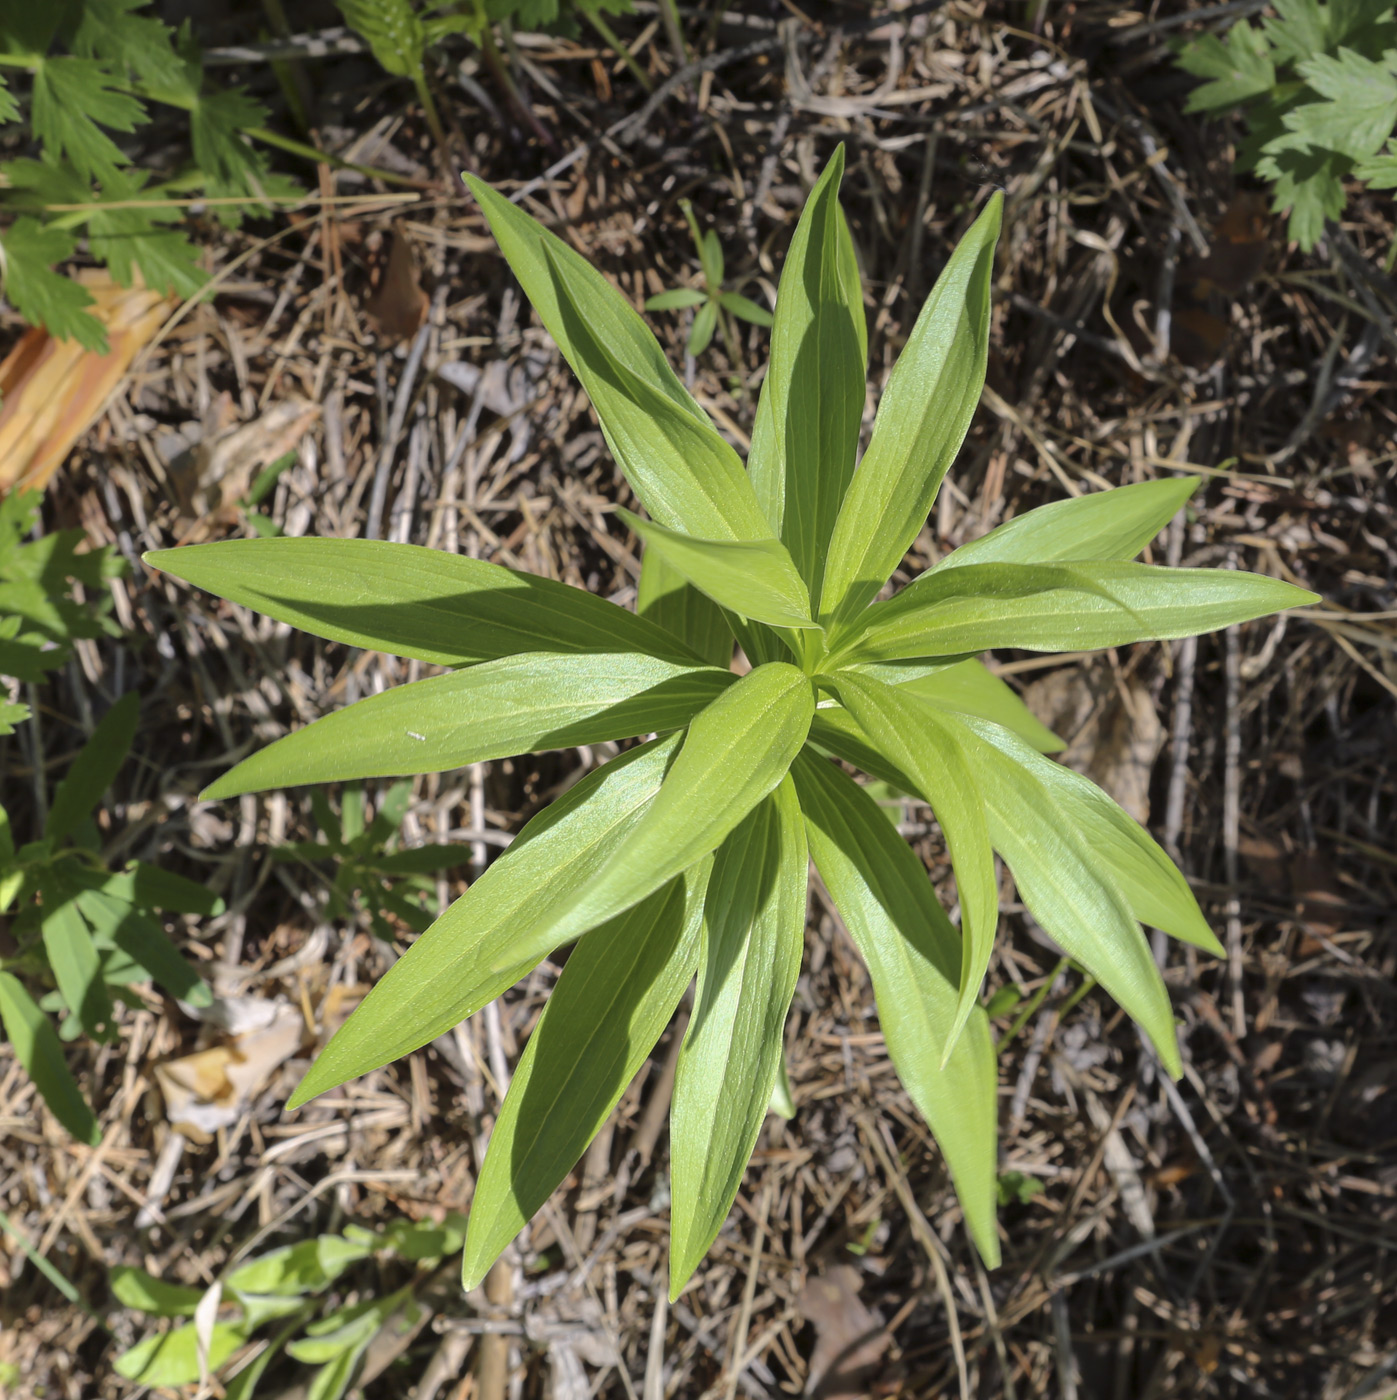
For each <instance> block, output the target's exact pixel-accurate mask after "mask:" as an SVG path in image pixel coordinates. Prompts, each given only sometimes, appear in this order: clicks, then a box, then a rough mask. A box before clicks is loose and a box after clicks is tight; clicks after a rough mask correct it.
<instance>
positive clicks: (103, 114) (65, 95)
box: [31, 55, 148, 180]
mask: <svg viewBox="0 0 1397 1400" xmlns="http://www.w3.org/2000/svg"><path fill="white" fill-rule="evenodd" d="M31 115H32V120H33V123H34V135H35V136H37V137H38V138H39V140H40V141H41V142H43V145H44V151H45V154H46V155H47V156H48V158H49V159H50V160H53V159H56V158H57V157H59V156H66V157H67V158H68V160H69V161H70V162H71V163H72V165H73V167H74V168H75V169H76V170H77V171H78V172H79V173H80V174H82V175H84V176H85V177H87V178H88V179H98V180H101V179H106V178H108V177H110V176H112V175H115V174H116V173H117V171H118V170H119V169H120V167H121V166H123V165H126V164H128V163H129V158H128V157H127V156H126V155H125V154H124V153H123V152H122V150H121V148H120V147H119V146H118V145H117V144H116V143H115V142H114V141H113V140H112V139H111V137H110V136H108V135H107V133H106V132H105V131H103V130H102V127H104V126H105V127H110V128H111V130H113V131H123V132H129V131H134V130H135V129H136V128H137V127H138V126H140V125H141V124H142V123H144V122H145V121H147V120H148V118H147V117H146V110H145V108H144V107H143V106H142V105H141V103H140V102H138V101H137V100H136V99H135V98H134V97H132V96H131V95H130V93H127V92H123V91H122V90H121V80H120V79H119V78H118V77H117V76H116V74H114V73H113V72H112V71H111V70H110V69H109V68H108V67H107V65H106V64H105V63H101V62H99V61H98V60H96V59H92V58H77V57H73V56H71V55H61V56H58V57H45V58H44V59H42V60H41V61H40V62H39V64H38V65H37V66H36V67H35V69H34V95H33V110H32V114H31Z"/></svg>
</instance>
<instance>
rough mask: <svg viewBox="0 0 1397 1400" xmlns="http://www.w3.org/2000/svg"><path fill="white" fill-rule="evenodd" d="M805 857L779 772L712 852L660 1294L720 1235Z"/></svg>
mask: <svg viewBox="0 0 1397 1400" xmlns="http://www.w3.org/2000/svg"><path fill="white" fill-rule="evenodd" d="M809 869H810V860H809V854H808V852H807V850H806V843H805V830H804V826H803V823H802V821H801V814H800V804H799V802H798V801H797V800H796V793H795V786H794V784H793V783H792V782H791V779H790V777H789V776H787V777H786V778H785V779H783V780H782V783H781V786H780V787H778V788H777V789H776V791H775V792H774V793H772V794H771V796H770V797H768V798H766V799H765V800H764V801H763V802H761V803H759V804H758V805H757V806H756V807H755V808H753V810H752V812H751V814H750V815H749V816H748V817H747V819H746V820H745V821H744V822H743V823H742V824H741V825H740V826H739V827H737V828H736V830H734V831H733V833H732V835H731V836H729V837H728V839H727V840H726V841H725V842H724V843H723V844H722V845H721V846H720V847H719V848H718V851H717V854H716V856H715V857H714V862H713V874H712V877H711V878H710V880H709V884H708V896H707V899H706V901H705V904H704V916H703V951H702V957H701V961H700V965H699V980H698V991H697V993H696V996H695V1000H694V1014H693V1016H692V1018H691V1019H690V1021H689V1027H688V1031H687V1033H686V1034H685V1037H684V1046H683V1049H682V1050H681V1052H680V1055H679V1066H678V1072H677V1074H676V1077H675V1081H674V1100H673V1104H672V1106H671V1108H670V1162H671V1165H670V1179H671V1182H672V1184H673V1201H672V1205H671V1225H670V1266H669V1294H670V1298H671V1299H673V1298H676V1297H677V1296H678V1295H679V1292H680V1290H681V1289H682V1288H683V1287H684V1285H685V1283H687V1282H688V1280H689V1276H690V1275H691V1274H692V1273H693V1271H694V1270H695V1268H697V1267H698V1265H699V1263H700V1261H701V1260H702V1259H703V1256H704V1255H705V1254H706V1253H707V1252H708V1247H709V1246H710V1245H711V1244H712V1243H713V1241H714V1240H715V1239H716V1238H717V1236H718V1231H719V1230H720V1229H721V1228H722V1225H723V1221H724V1220H725V1219H726V1218H727V1214H728V1211H729V1210H730V1209H731V1207H732V1203H733V1201H734V1199H735V1198H736V1196H737V1191H738V1187H739V1186H741V1184H742V1175H743V1173H744V1172H745V1171H746V1169H747V1162H748V1159H749V1158H750V1157H751V1155H752V1149H753V1148H754V1147H755V1146H756V1143H757V1136H758V1134H759V1133H760V1132H761V1129H762V1124H763V1123H764V1122H765V1121H766V1115H767V1112H768V1110H769V1108H770V1105H771V1096H772V1093H773V1091H774V1090H775V1088H776V1085H777V1082H778V1079H779V1077H780V1074H781V1064H782V1058H783V1053H784V1045H783V1042H784V1029H785V1025H786V1013H787V1011H788V1010H789V1009H790V1004H791V996H792V995H793V993H794V992H795V985H796V978H797V976H798V975H799V973H800V961H801V955H802V953H803V952H804V949H805V901H806V885H807V881H808V878H809Z"/></svg>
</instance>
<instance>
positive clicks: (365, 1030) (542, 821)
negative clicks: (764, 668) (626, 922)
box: [287, 735, 716, 1108]
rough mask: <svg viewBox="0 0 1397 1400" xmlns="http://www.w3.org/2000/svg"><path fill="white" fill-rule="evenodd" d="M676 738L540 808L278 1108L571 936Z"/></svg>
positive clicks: (489, 993)
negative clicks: (584, 898)
mask: <svg viewBox="0 0 1397 1400" xmlns="http://www.w3.org/2000/svg"><path fill="white" fill-rule="evenodd" d="M679 744H680V736H678V735H673V736H671V737H670V738H668V739H659V740H656V741H654V742H652V743H650V744H646V745H644V746H642V747H641V748H638V749H633V750H631V751H630V752H629V753H625V754H622V755H621V757H620V758H617V759H613V760H612V761H611V762H610V763H608V764H607V765H606V766H605V767H604V768H601V769H598V770H597V771H596V772H595V773H591V774H589V775H588V776H587V777H586V778H584V779H583V780H582V781H581V782H580V783H578V784H577V786H576V787H574V788H573V789H571V791H569V792H568V793H567V794H565V795H564V796H563V797H561V798H559V799H558V801H556V802H554V803H553V805H552V806H550V807H548V808H546V809H545V810H544V811H543V812H540V813H539V815H538V816H536V817H535V818H534V819H533V820H532V821H531V822H530V823H529V824H528V825H527V826H526V827H525V828H524V830H523V831H522V832H521V833H520V835H519V837H518V838H517V839H516V840H515V841H514V843H513V845H511V846H510V848H509V850H508V851H506V852H505V854H504V855H503V856H501V857H500V859H499V860H497V861H496V862H495V863H494V864H493V865H491V866H490V867H489V869H487V870H486V871H485V873H484V874H483V875H482V876H481V877H480V878H479V879H478V880H477V881H476V882H475V884H473V885H472V886H471V887H470V889H468V890H467V891H466V893H465V894H463V895H462V896H461V897H460V899H458V900H457V901H456V902H455V903H454V904H453V905H452V906H451V907H450V908H449V909H448V910H447V911H446V913H444V914H443V915H442V916H441V918H439V919H438V920H437V921H436V923H434V924H433V925H432V926H431V928H429V929H428V930H427V932H426V933H424V934H423V935H422V937H421V938H419V939H418V940H417V942H416V943H414V944H413V945H412V947H411V948H409V949H408V951H407V953H406V954H405V955H404V956H403V957H402V958H400V959H399V960H398V961H397V962H396V963H394V965H393V966H392V967H391V968H390V969H389V971H388V975H387V976H386V977H384V978H383V979H382V980H381V981H380V982H378V983H377V984H376V985H375V986H374V988H373V990H372V991H371V992H370V993H369V995H368V996H367V997H366V998H365V999H364V1002H363V1004H362V1005H361V1006H359V1008H358V1009H357V1010H356V1011H355V1012H354V1014H353V1015H351V1016H350V1018H349V1020H347V1021H346V1022H345V1023H344V1025H343V1026H341V1027H340V1029H339V1030H338V1031H337V1032H336V1033H335V1035H334V1037H333V1038H332V1039H331V1041H330V1043H329V1044H328V1045H327V1046H326V1047H325V1049H324V1050H322V1051H321V1053H320V1056H319V1058H318V1059H317V1060H316V1061H315V1063H314V1064H313V1065H311V1067H310V1069H309V1070H308V1071H307V1072H306V1076H305V1078H304V1079H303V1080H302V1081H301V1083H300V1085H299V1086H298V1087H297V1089H296V1092H295V1093H294V1094H293V1095H292V1096H291V1099H290V1102H289V1103H288V1105H287V1106H288V1108H295V1107H297V1106H299V1105H300V1104H303V1103H305V1102H306V1100H307V1099H311V1098H314V1097H315V1095H317V1094H323V1093H324V1092H325V1090H327V1089H333V1088H334V1087H335V1086H336V1085H338V1084H343V1083H344V1082H345V1081H346V1080H348V1079H354V1078H357V1077H358V1076H359V1075H361V1074H367V1073H368V1072H369V1071H370V1070H372V1069H377V1068H379V1066H381V1065H386V1064H388V1063H389V1062H390V1061H392V1060H396V1059H398V1058H399V1057H400V1056H402V1055H406V1054H409V1053H410V1052H411V1051H413V1050H417V1049H419V1048H420V1047H421V1046H423V1045H426V1044H427V1043H428V1042H429V1041H431V1040H434V1039H435V1038H436V1037H437V1036H439V1035H440V1034H442V1032H443V1031H448V1030H450V1029H451V1027H452V1026H455V1025H457V1024H459V1023H460V1022H461V1021H463V1020H465V1018H466V1017H467V1016H470V1015H473V1014H474V1013H475V1012H476V1011H479V1010H480V1008H481V1007H482V1006H484V1005H485V1004H486V1003H487V1002H490V1001H493V1000H494V999H495V998H496V997H497V996H498V995H499V994H500V993H501V992H502V991H504V990H505V989H506V988H508V987H510V986H512V985H513V984H514V983H515V982H517V981H518V980H519V978H521V977H523V976H524V975H525V974H526V973H528V972H529V971H531V970H532V969H533V968H534V967H535V966H536V965H537V964H538V962H539V960H540V959H541V958H543V957H545V956H546V955H547V954H548V953H549V952H551V951H552V950H553V949H554V948H556V947H557V946H558V945H559V943H562V942H565V941H566V939H567V938H568V937H569V936H575V934H571V935H570V934H568V933H566V932H565V933H563V934H562V935H561V936H559V937H557V938H554V937H553V936H552V931H553V930H554V929H556V928H558V927H559V926H560V925H561V924H562V922H563V920H564V919H565V918H566V916H567V915H568V914H569V913H570V912H571V910H572V908H573V906H574V905H575V902H576V892H577V890H578V889H579V888H581V887H583V886H585V885H586V884H587V883H588V881H589V880H590V879H591V878H592V877H593V876H594V875H595V874H596V873H597V872H598V871H599V870H602V869H604V868H605V867H606V865H607V864H608V863H609V861H610V860H611V858H612V857H613V856H614V855H615V853H616V852H617V850H619V849H620V848H621V846H622V845H623V844H624V842H625V840H626V837H627V836H628V835H629V834H630V832H631V831H632V830H633V829H634V827H635V826H636V824H637V823H638V822H639V821H640V820H641V818H642V817H643V816H644V815H645V812H646V811H647V809H648V808H649V807H650V805H651V803H652V802H653V801H654V799H655V795H656V794H657V793H658V792H659V791H660V786H661V783H662V782H663V780H664V776H665V773H666V772H667V771H668V769H669V767H670V764H671V762H672V760H673V758H674V755H675V753H676V752H677V751H678V749H679ZM715 844H716V843H715ZM597 922H598V923H600V922H601V920H598V921H597Z"/></svg>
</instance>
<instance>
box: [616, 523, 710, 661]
mask: <svg viewBox="0 0 1397 1400" xmlns="http://www.w3.org/2000/svg"><path fill="white" fill-rule="evenodd" d="M635 610H636V612H638V613H639V614H640V615H641V617H643V618H645V619H646V621H648V622H653V623H655V625H656V626H659V627H663V628H664V629H665V630H666V631H667V632H671V633H673V634H674V636H676V637H678V638H679V640H680V641H681V642H683V643H684V645H685V646H686V647H688V648H689V650H690V651H692V652H693V653H694V654H695V655H696V656H701V657H702V658H703V659H704V660H705V661H707V662H708V663H709V664H710V665H712V666H721V667H723V669H724V670H726V669H727V668H728V667H729V666H731V665H732V646H733V635H732V629H731V628H730V627H729V626H728V623H727V619H726V618H725V617H724V616H723V610H722V608H720V607H719V606H718V605H717V603H715V602H714V601H713V600H712V598H710V597H708V596H707V595H706V594H704V593H700V592H699V590H698V589H697V588H695V587H694V586H693V584H691V583H690V582H689V581H688V579H686V578H685V577H684V575H683V574H681V573H680V572H679V571H678V570H677V569H672V568H670V566H669V565H668V564H666V563H665V561H664V558H663V557H662V556H661V555H659V554H657V553H656V552H655V551H654V550H652V549H647V550H645V551H644V553H643V555H642V556H641V563H640V583H639V584H638V585H637V586H636V595H635Z"/></svg>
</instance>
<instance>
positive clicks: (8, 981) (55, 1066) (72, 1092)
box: [0, 972, 102, 1147]
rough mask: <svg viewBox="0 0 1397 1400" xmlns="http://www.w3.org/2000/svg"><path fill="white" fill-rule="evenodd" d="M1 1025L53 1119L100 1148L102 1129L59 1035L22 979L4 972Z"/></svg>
mask: <svg viewBox="0 0 1397 1400" xmlns="http://www.w3.org/2000/svg"><path fill="white" fill-rule="evenodd" d="M0 1026H3V1027H4V1031H5V1036H6V1038H7V1039H8V1040H9V1042H10V1044H11V1045H12V1046H14V1051H15V1059H17V1060H18V1061H19V1063H20V1064H21V1065H22V1066H23V1067H24V1072H25V1073H26V1074H27V1075H28V1076H29V1078H30V1079H32V1080H33V1081H34V1087H35V1088H36V1089H37V1090H38V1091H39V1093H40V1094H41V1095H42V1096H43V1100H44V1102H45V1103H46V1104H48V1106H49V1108H50V1109H51V1110H52V1111H53V1116H54V1117H55V1118H57V1119H58V1121H59V1122H60V1123H62V1124H63V1126H64V1127H65V1128H67V1130H68V1131H69V1132H70V1133H72V1135H73V1136H74V1137H75V1138H76V1139H77V1140H78V1141H79V1142H85V1143H86V1144H87V1145H88V1146H89V1147H96V1146H97V1144H98V1143H99V1142H101V1141H102V1130H101V1128H99V1127H98V1125H97V1119H96V1118H95V1117H93V1114H92V1110H91V1109H90V1108H89V1107H88V1106H87V1101H86V1100H85V1099H84V1098H83V1096H82V1091H81V1090H80V1089H79V1088H78V1086H77V1081H76V1080H75V1079H74V1078H73V1076H72V1072H71V1071H70V1070H69V1069H68V1062H67V1061H66V1060H65V1059H64V1058H63V1045H62V1042H61V1041H60V1040H59V1039H58V1033H57V1032H56V1031H55V1030H54V1028H53V1024H52V1022H50V1020H49V1019H48V1017H47V1016H45V1015H44V1013H43V1012H42V1011H40V1010H39V1008H38V1007H37V1006H35V1004H34V999H33V998H32V997H31V996H30V995H29V993H28V992H26V991H25V990H24V988H23V986H22V985H21V984H20V982H19V981H18V979H17V978H15V977H14V976H12V975H11V974H10V973H8V972H0Z"/></svg>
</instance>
